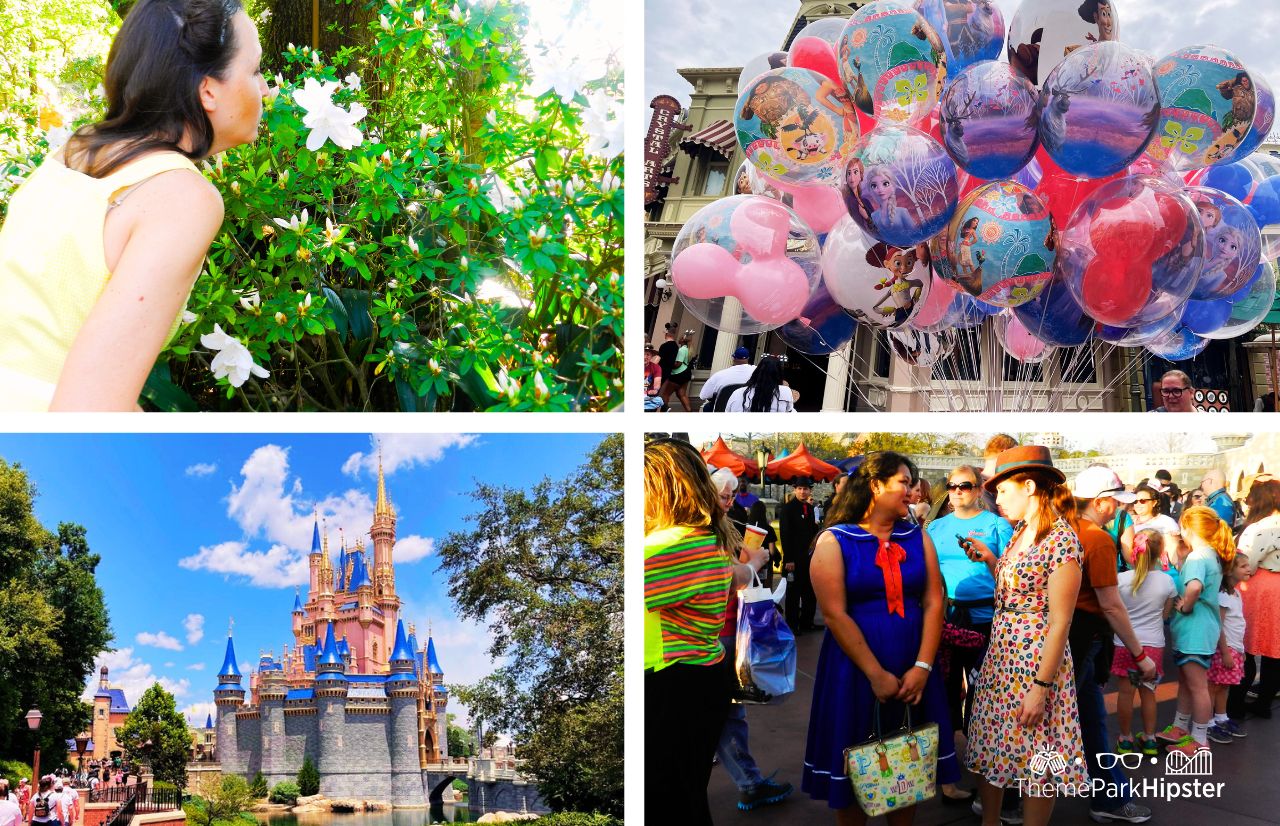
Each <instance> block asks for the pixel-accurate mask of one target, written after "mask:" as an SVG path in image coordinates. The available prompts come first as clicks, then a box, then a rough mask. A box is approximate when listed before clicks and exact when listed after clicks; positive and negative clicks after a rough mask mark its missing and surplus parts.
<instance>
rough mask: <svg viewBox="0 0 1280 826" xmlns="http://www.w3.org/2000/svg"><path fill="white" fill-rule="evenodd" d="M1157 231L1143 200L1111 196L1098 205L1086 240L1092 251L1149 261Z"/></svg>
mask: <svg viewBox="0 0 1280 826" xmlns="http://www.w3.org/2000/svg"><path fill="white" fill-rule="evenodd" d="M1157 234H1158V233H1157V229H1156V226H1155V219H1154V218H1153V217H1152V215H1151V211H1150V210H1149V209H1147V208H1146V207H1145V206H1143V205H1142V202H1140V201H1135V200H1132V199H1129V198H1119V197H1118V198H1112V199H1110V200H1109V201H1106V202H1105V203H1103V204H1101V205H1100V206H1099V208H1098V212H1097V214H1095V215H1094V216H1093V221H1092V222H1091V223H1090V224H1089V240H1091V241H1092V242H1093V249H1094V251H1095V252H1097V253H1098V254H1100V255H1115V256H1126V257H1128V258H1131V259H1133V260H1135V261H1147V262H1150V261H1151V259H1150V258H1149V257H1148V253H1150V251H1151V247H1152V245H1153V244H1154V243H1155V241H1156V239H1157Z"/></svg>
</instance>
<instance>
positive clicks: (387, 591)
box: [369, 448, 400, 651]
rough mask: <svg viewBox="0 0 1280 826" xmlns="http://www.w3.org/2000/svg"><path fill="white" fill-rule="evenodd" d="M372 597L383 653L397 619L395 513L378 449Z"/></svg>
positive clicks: (391, 643) (390, 642)
mask: <svg viewBox="0 0 1280 826" xmlns="http://www.w3.org/2000/svg"><path fill="white" fill-rule="evenodd" d="M369 536H370V537H371V538H372V539H373V572H372V576H371V581H372V583H373V596H374V599H375V601H376V604H377V606H378V609H379V610H380V611H382V620H383V626H382V629H383V643H382V648H383V650H384V651H390V650H391V649H392V648H393V647H394V646H395V639H394V635H395V628H396V623H397V622H398V621H399V619H400V597H399V596H397V595H396V570H395V565H394V564H393V563H392V559H391V552H392V549H393V548H394V547H395V544H396V512H395V509H394V508H392V507H391V502H390V501H388V499H387V483H386V479H385V478H384V477H383V475H382V450H381V448H379V450H378V500H377V504H376V505H375V506H374V509H373V526H372V527H370V528H369Z"/></svg>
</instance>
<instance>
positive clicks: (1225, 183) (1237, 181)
mask: <svg viewBox="0 0 1280 826" xmlns="http://www.w3.org/2000/svg"><path fill="white" fill-rule="evenodd" d="M1200 185H1201V186H1211V187H1213V188H1214V189H1220V190H1222V191H1223V192H1225V193H1227V194H1228V195H1230V196H1231V197H1232V198H1235V199H1237V200H1240V201H1243V200H1244V199H1245V198H1247V197H1249V190H1250V189H1253V176H1252V175H1250V174H1249V170H1247V169H1245V168H1244V167H1243V166H1238V165H1237V164H1229V165H1227V166H1211V167H1209V170H1208V171H1207V172H1206V173H1205V175H1204V179H1203V180H1202V181H1201V182H1200Z"/></svg>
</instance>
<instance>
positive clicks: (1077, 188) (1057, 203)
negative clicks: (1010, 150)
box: [1036, 146, 1124, 227]
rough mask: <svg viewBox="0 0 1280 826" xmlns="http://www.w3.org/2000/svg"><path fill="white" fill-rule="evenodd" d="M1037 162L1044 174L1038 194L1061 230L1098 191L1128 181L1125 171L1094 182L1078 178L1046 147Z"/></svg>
mask: <svg viewBox="0 0 1280 826" xmlns="http://www.w3.org/2000/svg"><path fill="white" fill-rule="evenodd" d="M1036 160H1038V161H1039V162H1040V169H1041V171H1042V172H1043V173H1044V175H1043V177H1041V179H1040V185H1039V186H1038V187H1036V194H1037V195H1039V196H1040V199H1041V200H1042V201H1044V203H1045V205H1046V206H1047V207H1048V208H1049V214H1050V215H1052V216H1053V220H1054V223H1055V224H1057V225H1058V226H1059V227H1065V226H1066V225H1067V223H1068V222H1069V221H1070V220H1071V215H1072V214H1073V213H1074V212H1075V211H1076V207H1078V206H1080V204H1081V203H1083V202H1084V200H1085V198H1088V197H1089V196H1090V195H1091V194H1093V192H1094V191H1095V190H1096V189H1098V188H1099V187H1101V186H1102V185H1103V184H1106V183H1109V182H1111V181H1114V180H1117V179H1119V178H1122V177H1124V171H1123V170H1122V171H1120V172H1117V173H1116V174H1114V175H1110V176H1108V177H1106V178H1097V179H1093V180H1091V179H1089V178H1080V177H1077V176H1075V175H1072V174H1071V173H1070V172H1067V171H1066V170H1065V169H1063V168H1062V167H1060V166H1058V164H1057V163H1056V162H1055V161H1054V160H1053V158H1050V157H1049V153H1048V152H1046V151H1045V149H1044V147H1043V146H1040V147H1039V148H1037V149H1036Z"/></svg>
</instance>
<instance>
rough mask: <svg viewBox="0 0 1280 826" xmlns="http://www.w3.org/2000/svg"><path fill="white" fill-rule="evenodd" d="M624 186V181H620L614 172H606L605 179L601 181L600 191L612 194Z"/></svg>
mask: <svg viewBox="0 0 1280 826" xmlns="http://www.w3.org/2000/svg"><path fill="white" fill-rule="evenodd" d="M620 186H622V181H620V180H618V176H617V175H614V174H613V172H605V173H604V177H603V178H601V179H600V191H601V192H612V191H614V190H615V189H617V188H618V187H620Z"/></svg>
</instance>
